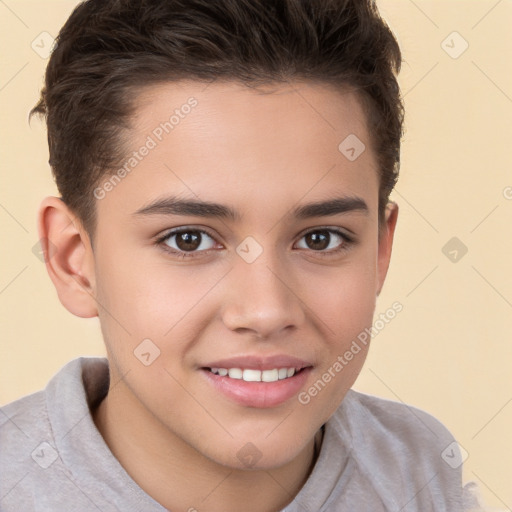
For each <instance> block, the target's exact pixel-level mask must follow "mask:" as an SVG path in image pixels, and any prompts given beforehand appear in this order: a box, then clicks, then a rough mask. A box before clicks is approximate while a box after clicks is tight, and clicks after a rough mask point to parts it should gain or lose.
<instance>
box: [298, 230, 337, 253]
mask: <svg viewBox="0 0 512 512" xmlns="http://www.w3.org/2000/svg"><path fill="white" fill-rule="evenodd" d="M304 238H305V240H306V245H307V246H308V247H309V248H310V249H313V250H314V251H323V250H324V249H326V248H327V247H329V242H330V240H331V237H330V235H329V232H328V231H314V232H313V233H308V234H307V235H306V236H305V237H304Z"/></svg>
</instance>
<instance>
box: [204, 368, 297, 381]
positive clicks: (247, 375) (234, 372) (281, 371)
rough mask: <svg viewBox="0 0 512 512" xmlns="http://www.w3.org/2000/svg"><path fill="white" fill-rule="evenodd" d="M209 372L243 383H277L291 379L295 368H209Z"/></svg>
mask: <svg viewBox="0 0 512 512" xmlns="http://www.w3.org/2000/svg"><path fill="white" fill-rule="evenodd" d="M209 370H210V372H211V373H213V374H215V375H219V376H220V377H229V378H230V379H237V380H243V381H245V382H277V381H278V380H285V379H289V378H290V377H293V376H294V375H295V373H296V372H297V370H296V369H295V368H273V369H271V370H253V369H249V368H246V369H242V368H209Z"/></svg>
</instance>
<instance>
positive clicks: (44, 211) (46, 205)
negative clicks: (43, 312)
mask: <svg viewBox="0 0 512 512" xmlns="http://www.w3.org/2000/svg"><path fill="white" fill-rule="evenodd" d="M38 232H39V239H40V244H41V248H42V250H43V253H44V256H45V263H46V269H47V271H48V274H49V276H50V278H51V280H52V282H53V284H54V286H55V289H56V290H57V294H58V296H59V300H60V301H61V303H62V305H63V306H64V307H65V308H66V309H67V310H68V311H70V312H71V313H73V314H74V315H76V316H79V317H83V318H90V317H94V316H98V309H97V305H96V300H95V298H94V296H95V290H94V284H95V276H94V259H93V254H92V247H91V243H90V239H89V236H88V234H87V232H86V231H85V229H84V228H83V226H82V225H81V223H80V222H79V220H78V218H77V217H76V215H74V214H73V213H72V212H71V210H70V209H69V208H68V207H67V206H66V204H65V203H64V202H63V201H62V200H61V199H59V198H58V197H47V198H45V199H44V200H43V202H42V203H41V206H40V209H39V215H38Z"/></svg>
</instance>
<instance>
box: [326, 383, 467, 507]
mask: <svg viewBox="0 0 512 512" xmlns="http://www.w3.org/2000/svg"><path fill="white" fill-rule="evenodd" d="M331 420H332V426H333V427H334V429H335V430H336V431H338V433H339V436H340V437H341V438H344V439H345V440H346V439H349V440H350V441H349V442H350V445H351V446H350V449H351V458H352V459H353V460H354V461H355V462H356V464H357V465H358V467H359V470H360V472H361V474H364V475H365V478H368V480H371V481H372V485H373V486H374V487H375V488H376V489H378V490H379V493H380V494H381V495H382V496H388V499H389V500H393V501H394V502H395V503H394V505H399V506H404V503H407V504H408V505H407V506H408V507H411V510H416V508H412V506H413V504H417V506H418V508H417V509H418V510H423V508H422V507H427V506H432V505H434V506H435V510H450V511H452V510H453V511H455V510H460V508H461V499H462V498H461V494H462V468H461V466H462V457H461V453H460V450H459V446H458V444H457V443H456V441H455V439H454V437H453V436H452V434H451V433H450V432H449V430H448V429H447V428H446V427H445V426H444V425H443V424H442V423H441V422H440V421H438V420H437V419H436V418H434V417H433V416H432V415H430V414H428V413H427V412H425V411H422V410H421V409H418V408H416V407H412V406H410V405H406V404H403V403H400V402H396V401H392V400H386V399H382V398H378V397H375V396H371V395H366V394H363V393H359V392H356V391H353V390H350V391H349V392H348V393H347V395H346V397H345V399H344V400H343V402H342V404H341V406H340V407H339V408H338V410H337V411H336V413H335V414H334V416H333V417H332V419H331ZM398 497H400V498H398ZM408 500H412V501H410V502H409V501H408ZM384 501H386V500H384ZM396 501H398V502H396ZM404 510H409V508H405V509H404Z"/></svg>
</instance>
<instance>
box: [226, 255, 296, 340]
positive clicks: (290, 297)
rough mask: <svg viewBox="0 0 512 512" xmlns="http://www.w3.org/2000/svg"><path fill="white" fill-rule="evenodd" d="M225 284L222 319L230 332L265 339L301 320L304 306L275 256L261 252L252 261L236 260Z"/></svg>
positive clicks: (291, 329)
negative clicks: (261, 253)
mask: <svg viewBox="0 0 512 512" xmlns="http://www.w3.org/2000/svg"><path fill="white" fill-rule="evenodd" d="M268 252H269V251H268ZM263 254H265V252H264V253H263ZM225 285H226V286H227V288H228V292H227V294H226V300H225V301H224V304H223V309H222V320H223V322H224V325H225V326H226V327H227V328H228V329H230V330H232V331H236V332H239V333H243V332H249V333H251V334H252V335H254V336H257V337H258V338H262V339H268V338H272V337H278V336H282V335H283V334H284V332H285V331H290V332H291V331H293V330H295V329H297V328H298V327H299V326H300V325H301V324H302V323H303V321H304V318H305V312H304V306H303V303H302V301H301V300H300V297H299V296H298V291H297V290H295V289H294V288H296V287H294V283H293V279H292V277H291V273H290V271H289V270H288V271H287V270H285V269H284V268H283V265H279V264H278V262H277V261H275V259H272V258H270V257H264V256H263V255H262V256H260V257H259V258H258V259H257V260H256V261H254V262H253V263H247V262H245V261H243V260H242V259H239V260H238V261H236V263H235V268H233V270H232V271H231V272H230V273H229V282H227V283H225Z"/></svg>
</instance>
